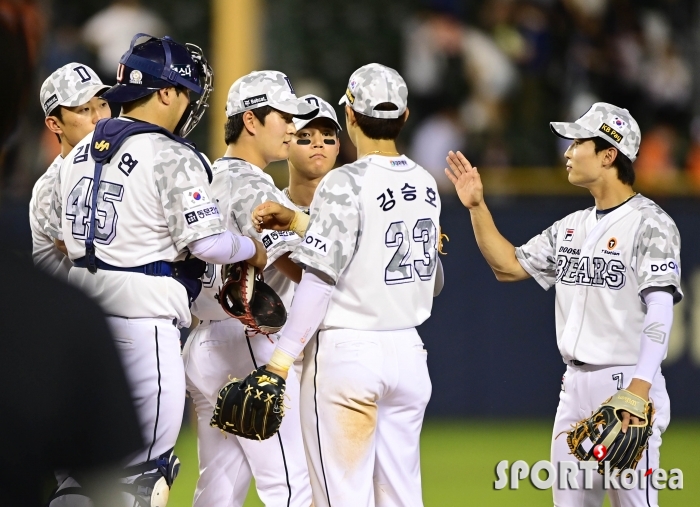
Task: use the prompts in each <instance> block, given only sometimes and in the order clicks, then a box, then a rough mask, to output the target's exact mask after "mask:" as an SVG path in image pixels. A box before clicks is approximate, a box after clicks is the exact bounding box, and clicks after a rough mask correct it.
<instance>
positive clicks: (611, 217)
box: [516, 195, 683, 365]
mask: <svg viewBox="0 0 700 507" xmlns="http://www.w3.org/2000/svg"><path fill="white" fill-rule="evenodd" d="M680 252H681V239H680V234H679V232H678V229H677V228H676V224H675V223H674V222H673V220H672V219H671V217H669V216H668V215H667V214H666V213H665V212H664V211H663V210H662V209H661V208H660V207H659V206H658V205H657V204H656V203H654V202H653V201H651V200H650V199H647V198H646V197H644V196H642V195H637V196H635V197H634V198H632V199H630V200H629V201H627V202H626V203H625V204H623V205H621V206H620V207H618V208H617V209H614V210H613V211H611V212H609V213H607V214H606V215H604V216H603V217H602V218H601V219H600V220H598V219H597V216H596V209H595V208H588V209H586V210H582V211H577V212H575V213H572V214H571V215H569V216H567V217H566V218H564V219H562V220H560V221H558V222H556V223H554V225H552V226H551V227H549V228H548V229H546V230H545V231H544V232H542V234H540V235H538V236H535V237H534V238H532V239H531V240H530V241H529V242H528V243H527V244H525V245H523V246H521V247H519V248H517V249H516V256H517V258H518V260H519V261H520V264H521V265H522V266H523V268H524V269H525V270H526V271H527V272H528V273H529V274H530V275H532V277H533V278H534V279H535V280H537V282H538V283H539V284H540V285H541V286H542V287H544V288H545V289H549V288H550V287H552V286H553V285H556V292H557V294H556V330H557V344H558V346H559V351H560V352H561V355H562V357H563V359H564V361H565V362H569V361H570V360H574V359H575V360H578V361H582V362H584V363H588V364H593V365H633V364H636V363H637V360H638V358H639V349H640V343H641V342H640V336H641V333H642V327H643V325H642V324H643V322H644V315H645V307H644V304H643V300H642V299H641V292H642V291H643V290H644V289H646V288H649V287H665V286H670V287H672V288H673V290H674V294H673V296H674V301H675V302H678V301H680V300H681V298H682V297H683V293H682V292H681V285H680V278H681V262H680Z"/></svg>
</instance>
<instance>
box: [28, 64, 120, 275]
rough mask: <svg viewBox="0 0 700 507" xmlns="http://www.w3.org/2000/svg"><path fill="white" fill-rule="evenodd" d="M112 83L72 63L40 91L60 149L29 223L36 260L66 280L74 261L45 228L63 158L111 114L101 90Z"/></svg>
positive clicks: (36, 194)
mask: <svg viewBox="0 0 700 507" xmlns="http://www.w3.org/2000/svg"><path fill="white" fill-rule="evenodd" d="M107 88H109V86H107V85H104V84H102V81H100V78H99V77H98V76H97V74H95V71H93V70H92V69H91V68H90V67H88V66H87V65H83V64H82V63H69V64H67V65H64V66H63V67H61V68H60V69H57V70H56V71H54V73H53V74H51V75H50V76H49V77H47V78H46V80H45V81H44V84H42V85H41V92H40V94H39V96H40V99H41V107H42V108H43V110H44V115H45V116H46V118H45V119H44V123H46V127H47V128H48V129H49V130H50V131H51V132H53V133H54V134H56V136H57V137H58V142H59V143H60V144H61V153H60V154H59V155H58V156H57V157H56V158H55V159H54V161H53V162H52V163H51V165H50V166H49V168H48V169H47V170H46V172H45V173H44V174H43V175H42V176H41V177H40V178H39V179H38V180H37V182H36V183H35V184H34V189H33V190H32V199H31V201H29V226H30V227H31V230H32V257H33V258H34V264H35V265H36V266H37V267H39V268H40V269H42V270H44V271H46V272H47V273H49V274H51V275H54V276H57V277H59V278H61V279H63V280H65V279H66V278H67V277H68V270H69V269H70V267H71V262H70V260H69V259H68V257H66V256H65V254H64V253H63V252H61V251H60V250H59V249H58V248H57V247H56V245H55V244H54V242H53V238H52V237H51V236H50V235H49V234H48V233H47V232H46V231H47V229H48V224H49V217H50V207H51V191H52V189H53V184H54V181H55V180H56V174H57V173H58V169H59V168H60V167H61V163H62V162H63V159H64V158H65V157H66V155H68V153H69V152H70V151H71V150H72V149H73V147H74V146H75V145H76V144H78V142H80V141H81V140H82V139H83V138H84V137H85V136H86V135H88V134H89V133H90V132H92V131H93V130H94V128H95V124H96V123H97V122H98V121H99V120H101V119H102V118H109V117H110V109H109V104H107V101H106V100H104V99H103V98H101V97H100V94H101V93H102V92H103V91H105V90H106V89H107Z"/></svg>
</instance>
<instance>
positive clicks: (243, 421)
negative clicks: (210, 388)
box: [210, 366, 286, 440]
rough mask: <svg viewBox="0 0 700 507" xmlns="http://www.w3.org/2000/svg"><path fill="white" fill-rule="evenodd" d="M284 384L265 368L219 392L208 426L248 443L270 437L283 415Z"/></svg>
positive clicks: (275, 430)
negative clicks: (246, 440)
mask: <svg viewBox="0 0 700 507" xmlns="http://www.w3.org/2000/svg"><path fill="white" fill-rule="evenodd" d="M285 384H286V383H285V381H284V379H283V378H282V377H280V376H279V375H277V374H275V373H272V372H270V371H267V370H266V369H265V367H264V366H261V367H260V368H258V369H257V370H254V371H253V372H252V373H251V374H250V375H248V376H247V377H246V378H244V379H243V380H241V379H233V380H232V381H231V382H229V383H228V384H226V385H225V386H224V387H222V388H221V390H220V391H219V397H218V399H217V400H216V407H214V416H213V417H212V418H211V423H210V424H211V426H213V427H215V428H219V429H221V430H222V431H225V432H227V433H233V434H234V435H237V436H239V437H244V438H249V439H251V440H265V439H267V438H270V437H271V436H273V435H274V434H275V433H277V431H278V430H279V428H280V424H282V416H284V388H285Z"/></svg>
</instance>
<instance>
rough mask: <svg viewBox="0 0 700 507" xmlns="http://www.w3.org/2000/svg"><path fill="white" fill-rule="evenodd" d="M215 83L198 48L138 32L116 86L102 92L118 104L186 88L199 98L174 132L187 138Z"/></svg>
mask: <svg viewBox="0 0 700 507" xmlns="http://www.w3.org/2000/svg"><path fill="white" fill-rule="evenodd" d="M141 37H148V40H147V41H145V42H142V43H140V44H136V41H137V40H138V39H140V38H141ZM213 81H214V73H213V71H212V69H211V67H210V66H209V64H208V63H207V60H206V59H205V58H204V54H203V53H202V50H201V49H200V48H199V47H197V46H195V45H194V44H185V45H184V46H183V45H182V44H178V43H177V42H175V41H174V40H172V39H171V38H170V37H167V36H166V37H163V38H162V39H159V38H157V37H153V36H151V35H148V34H145V33H138V34H136V35H134V38H133V39H131V45H130V46H129V50H128V51H127V52H126V53H124V54H123V55H122V57H121V59H120V60H119V67H118V68H117V84H115V85H114V86H112V88H110V89H109V90H107V91H106V92H105V93H103V94H102V98H103V99H105V100H107V101H109V102H116V103H123V102H131V101H134V100H137V99H140V98H142V97H145V96H146V95H149V94H151V93H153V92H155V91H157V90H160V89H161V88H168V87H171V86H183V87H185V88H187V89H189V90H190V91H191V92H193V93H196V94H198V95H199V99H198V100H197V102H196V103H195V104H194V106H190V108H189V109H188V110H187V111H185V114H184V115H183V119H182V120H181V121H180V124H179V125H178V127H177V131H176V132H175V134H178V135H180V136H182V137H185V136H186V135H187V134H188V133H190V132H191V131H192V129H193V128H194V127H195V126H196V125H197V123H199V121H200V120H201V119H202V116H204V112H205V111H206V109H207V107H209V106H208V104H207V99H208V98H209V94H210V93H211V91H212V90H213V86H212V85H213ZM188 113H189V114H188Z"/></svg>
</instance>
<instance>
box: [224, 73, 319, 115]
mask: <svg viewBox="0 0 700 507" xmlns="http://www.w3.org/2000/svg"><path fill="white" fill-rule="evenodd" d="M263 106H270V107H272V108H274V109H277V110H278V111H282V112H283V113H289V114H293V115H294V116H295V117H297V118H313V117H314V116H315V115H316V112H317V111H318V107H315V106H312V105H311V104H309V103H308V102H306V101H305V100H301V99H299V98H297V96H296V95H295V94H294V88H293V87H292V82H291V81H290V80H289V78H288V77H287V76H286V75H284V74H283V73H282V72H278V71H276V70H256V71H253V72H251V73H250V74H246V75H245V76H243V77H241V78H239V79H237V80H236V81H235V82H234V83H233V84H232V85H231V88H230V89H229V91H228V98H227V99H226V116H227V117H229V118H230V117H231V116H233V115H236V114H238V113H242V112H244V111H250V110H251V109H256V108H258V107H263Z"/></svg>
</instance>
